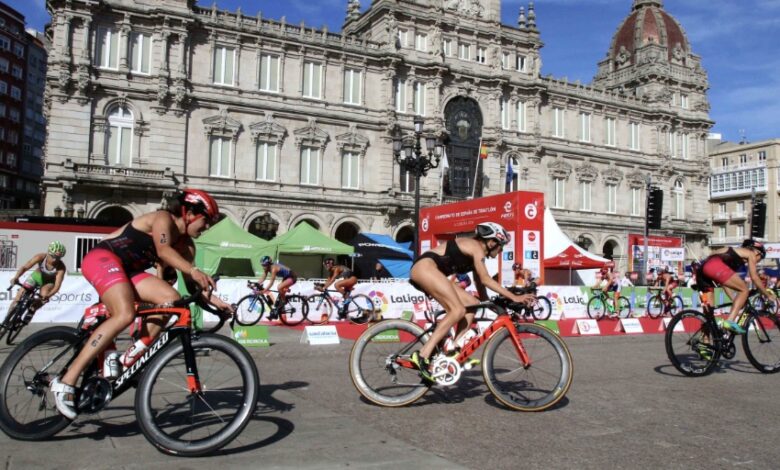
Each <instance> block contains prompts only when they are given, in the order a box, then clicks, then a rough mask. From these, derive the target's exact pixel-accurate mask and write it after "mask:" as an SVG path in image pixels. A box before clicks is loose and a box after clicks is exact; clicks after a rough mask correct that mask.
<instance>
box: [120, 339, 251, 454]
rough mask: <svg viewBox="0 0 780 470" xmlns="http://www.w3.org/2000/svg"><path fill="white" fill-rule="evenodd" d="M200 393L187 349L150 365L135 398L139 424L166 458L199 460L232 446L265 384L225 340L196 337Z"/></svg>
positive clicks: (174, 348)
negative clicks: (186, 358) (190, 374)
mask: <svg viewBox="0 0 780 470" xmlns="http://www.w3.org/2000/svg"><path fill="white" fill-rule="evenodd" d="M192 349H193V351H194V353H195V357H196V360H197V369H198V380H199V383H200V387H201V391H200V392H190V390H189V387H190V384H191V383H192V377H188V376H187V368H186V365H185V361H184V348H183V346H182V344H181V343H179V344H175V345H171V346H169V347H168V348H166V349H165V350H164V351H162V352H160V353H158V355H157V356H156V357H155V358H154V359H153V360H152V362H151V364H149V366H148V368H147V370H146V371H145V372H144V374H143V377H142V378H141V383H140V384H139V386H138V391H137V392H136V394H135V409H136V414H137V420H138V425H139V427H140V428H141V432H143V434H144V436H146V439H147V440H148V441H149V442H150V443H152V445H154V446H155V447H157V449H158V450H159V451H161V452H163V453H165V454H170V455H178V456H185V457H194V456H199V455H205V454H208V453H210V452H213V451H215V450H218V449H220V448H222V447H223V446H225V445H227V444H228V443H230V442H231V441H232V440H233V439H234V438H235V437H236V436H238V434H239V433H240V432H241V431H242V430H243V429H244V426H246V425H247V423H248V422H249V420H250V419H251V418H252V414H253V413H254V410H255V405H256V403H257V395H258V391H259V388H260V383H259V382H260V380H259V378H258V375H257V368H256V367H255V363H254V361H253V360H252V357H251V356H250V355H249V353H247V352H246V350H245V349H244V348H242V347H241V346H239V345H238V344H237V343H236V342H235V341H233V340H231V339H228V338H226V337H224V336H218V335H203V336H201V337H200V338H193V340H192Z"/></svg>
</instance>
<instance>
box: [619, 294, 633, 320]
mask: <svg viewBox="0 0 780 470" xmlns="http://www.w3.org/2000/svg"><path fill="white" fill-rule="evenodd" d="M618 305H619V306H620V312H619V314H620V318H628V317H630V316H631V302H629V301H628V299H627V298H625V297H621V298H620V299H619V300H618Z"/></svg>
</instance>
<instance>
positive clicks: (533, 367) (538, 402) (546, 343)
mask: <svg viewBox="0 0 780 470" xmlns="http://www.w3.org/2000/svg"><path fill="white" fill-rule="evenodd" d="M515 329H516V331H517V333H519V334H520V342H521V345H522V348H523V349H524V350H525V351H526V353H527V354H528V358H529V363H528V364H525V363H524V362H523V360H522V359H521V357H520V355H519V354H518V352H517V347H516V346H515V344H514V340H513V339H512V335H511V334H510V332H509V331H508V330H506V329H505V328H502V329H501V330H499V331H498V332H496V333H495V334H494V335H493V337H491V338H490V340H489V341H488V343H487V345H486V346H485V352H484V353H483V355H482V373H483V375H484V377H485V383H486V384H487V386H488V389H489V390H490V393H492V394H493V396H494V397H496V399H497V400H498V401H499V402H501V403H503V404H504V405H505V406H507V407H509V408H512V409H513V410H518V411H542V410H546V409H548V408H550V407H551V406H553V405H555V404H556V403H558V402H559V401H560V400H561V399H562V398H563V397H564V396H565V395H566V392H567V391H568V390H569V387H570V386H571V381H572V375H573V365H572V359H571V353H570V352H569V348H568V347H567V346H566V343H564V342H563V340H562V339H561V337H560V336H558V335H557V334H555V333H554V332H553V331H551V330H548V329H547V328H545V327H543V326H541V325H536V324H532V323H517V324H515Z"/></svg>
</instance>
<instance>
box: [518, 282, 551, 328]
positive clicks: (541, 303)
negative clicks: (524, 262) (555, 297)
mask: <svg viewBox="0 0 780 470" xmlns="http://www.w3.org/2000/svg"><path fill="white" fill-rule="evenodd" d="M537 290H538V288H537V286H536V283H535V282H531V283H529V284H528V285H527V286H524V287H510V288H509V291H510V292H512V293H513V294H516V295H523V294H533V295H534V296H535V297H536V300H535V301H534V303H533V304H532V305H531V307H530V308H528V309H525V312H526V315H530V316H532V317H534V319H535V320H547V319H548V318H550V315H551V314H552V304H551V303H550V299H548V298H547V297H545V296H543V295H537Z"/></svg>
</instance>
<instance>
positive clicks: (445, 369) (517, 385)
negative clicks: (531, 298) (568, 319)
mask: <svg viewBox="0 0 780 470" xmlns="http://www.w3.org/2000/svg"><path fill="white" fill-rule="evenodd" d="M480 308H488V309H490V310H492V311H493V312H495V313H496V315H497V317H496V318H495V319H494V320H489V319H478V320H477V321H489V322H490V325H488V326H487V327H486V328H485V329H484V332H483V333H482V334H481V335H476V336H474V337H473V338H471V339H470V340H469V341H468V342H467V343H466V344H464V345H463V347H462V348H461V349H460V350H457V349H456V350H453V351H446V350H445V343H446V342H447V341H446V340H447V339H451V338H446V339H445V340H444V341H442V343H441V344H439V345H437V347H436V349H435V350H434V353H433V355H432V356H431V367H432V374H433V377H434V380H435V383H436V384H438V385H444V386H449V385H454V384H455V383H457V382H458V380H459V379H460V378H461V377H462V375H463V371H464V370H467V369H468V368H469V366H470V365H471V364H472V362H471V361H470V359H469V358H470V356H471V355H473V354H474V353H475V352H476V350H477V349H479V348H480V346H482V345H483V344H484V343H486V345H485V348H484V352H483V354H482V360H481V364H482V372H483V376H484V378H485V383H486V384H487V386H488V390H489V391H490V393H491V394H493V396H494V397H495V398H496V399H497V400H498V401H499V402H501V403H502V404H504V405H505V406H507V407H508V408H511V409H513V410H519V411H541V410H545V409H548V408H550V407H551V406H554V405H555V404H556V403H558V402H559V401H560V400H561V399H562V398H563V397H564V396H565V395H566V392H567V391H568V390H569V386H570V385H571V381H572V374H573V367H572V358H571V354H570V353H569V349H568V347H567V346H566V343H564V341H563V340H562V339H561V337H560V336H558V335H557V334H556V333H555V332H553V331H552V330H549V329H547V328H545V327H544V326H541V325H539V324H535V323H529V322H526V321H524V319H523V317H524V315H522V314H519V313H516V311H521V310H522V307H520V305H517V304H513V303H512V302H510V301H509V300H508V299H505V298H501V297H496V298H494V299H493V300H492V301H490V302H481V303H479V304H477V305H474V306H471V307H469V308H468V310H471V311H475V310H476V309H480ZM508 309H509V310H508ZM434 328H435V325H431V326H430V327H428V328H423V327H421V326H419V325H418V324H417V323H414V322H411V321H406V320H400V319H394V320H384V321H382V322H379V323H377V324H375V325H373V326H371V327H369V328H368V329H367V330H366V331H365V332H364V333H363V334H362V335H361V336H360V338H358V340H357V341H356V342H355V344H354V346H353V347H352V352H351V354H350V357H349V371H350V376H351V378H352V383H353V384H354V385H355V388H356V389H357V391H358V392H359V393H360V394H361V395H362V396H363V397H364V398H365V399H367V400H369V401H371V402H372V403H375V404H377V405H381V406H388V407H398V406H404V405H408V404H410V403H412V402H414V401H415V400H417V399H419V398H420V397H422V396H423V395H425V393H426V392H427V391H428V389H429V388H430V387H431V386H432V385H433V383H431V382H429V381H426V380H421V379H420V376H419V371H418V370H417V369H416V368H415V366H414V364H412V362H411V361H410V356H411V354H412V352H413V351H416V350H418V349H419V348H420V347H421V346H422V345H423V344H424V343H425V342H426V341H427V340H428V338H430V335H431V333H432V331H433V330H434Z"/></svg>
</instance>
